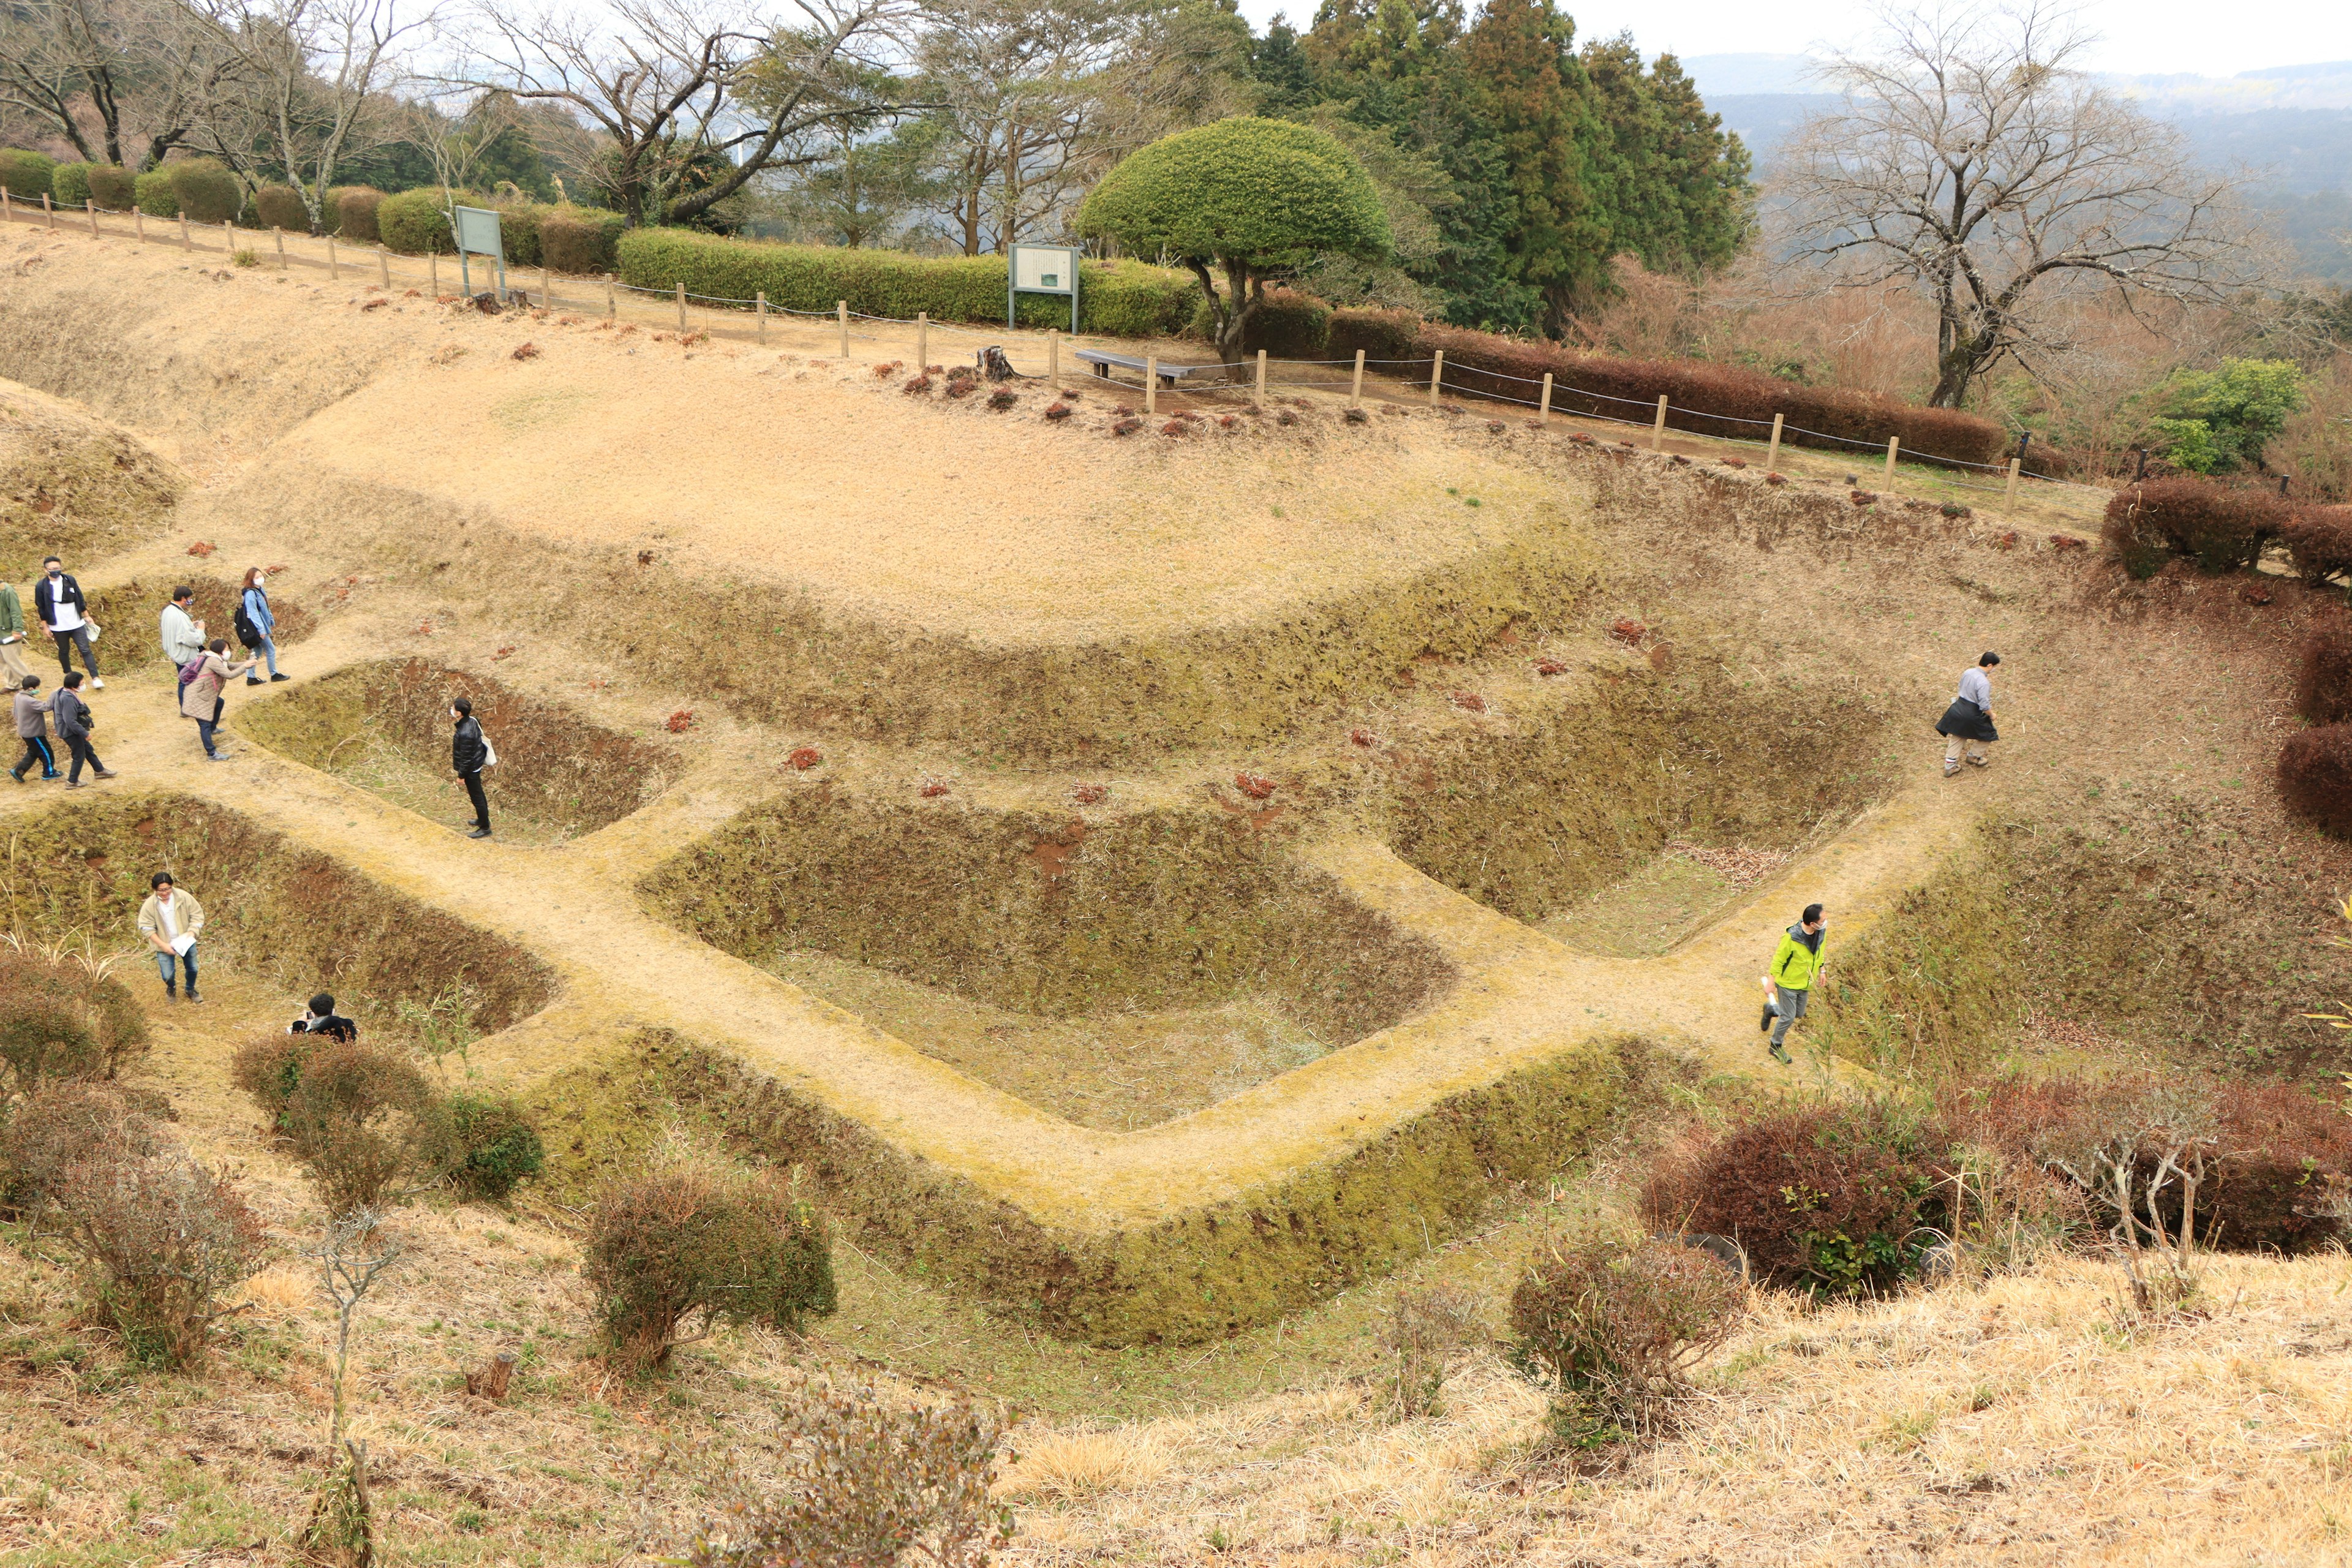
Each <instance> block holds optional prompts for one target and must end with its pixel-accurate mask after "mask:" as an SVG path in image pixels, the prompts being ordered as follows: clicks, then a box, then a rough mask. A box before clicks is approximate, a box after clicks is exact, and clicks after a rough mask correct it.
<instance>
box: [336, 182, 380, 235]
mask: <svg viewBox="0 0 2352 1568" xmlns="http://www.w3.org/2000/svg"><path fill="white" fill-rule="evenodd" d="M383 199H384V198H383V192H382V191H379V190H377V189H376V188H375V187H374V186H373V185H345V186H344V187H342V189H341V190H340V191H338V192H336V193H335V233H336V235H337V236H338V237H341V238H343V239H348V240H351V241H352V242H353V243H355V244H359V245H373V244H375V243H376V242H377V241H378V240H380V239H382V238H383V234H382V233H381V232H380V231H379V230H378V229H377V228H376V226H375V211H376V208H378V207H379V206H382V205H383Z"/></svg>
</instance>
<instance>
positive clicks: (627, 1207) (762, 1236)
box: [582, 1162, 834, 1367]
mask: <svg viewBox="0 0 2352 1568" xmlns="http://www.w3.org/2000/svg"><path fill="white" fill-rule="evenodd" d="M585 1252H586V1258H585V1259H584V1261H583V1265H582V1268H583V1272H584V1273H585V1274H586V1275H587V1278H588V1282H589V1284H590V1285H591V1286H592V1287H593V1288H594V1289H595V1291H596V1293H597V1296H598V1298H599V1300H600V1301H601V1303H602V1310H603V1313H604V1330H605V1332H606V1334H607V1335H608V1336H609V1338H610V1341H611V1343H612V1348H613V1351H614V1354H615V1356H616V1357H618V1359H619V1360H620V1361H621V1362H622V1363H624V1364H625V1365H630V1366H636V1367H644V1366H652V1365H657V1364H659V1363H663V1362H666V1361H667V1359H668V1358H669V1352H670V1351H671V1349H672V1347H674V1346H675V1345H677V1344H678V1343H681V1342H682V1341H681V1339H680V1337H679V1334H680V1330H681V1329H682V1328H683V1327H684V1326H685V1325H686V1323H687V1321H688V1319H698V1320H699V1322H698V1326H697V1328H696V1329H695V1331H694V1332H693V1333H692V1334H691V1335H690V1336H689V1337H691V1338H700V1337H701V1336H702V1335H703V1334H704V1333H707V1332H709V1330H710V1328H711V1327H712V1325H714V1324H717V1323H722V1322H724V1323H747V1322H767V1323H771V1324H773V1325H774V1326H775V1327H777V1328H780V1329H784V1330H787V1331H797V1330H798V1329H799V1327H800V1324H801V1321H802V1319H803V1317H804V1316H806V1315H808V1314H811V1313H814V1314H818V1315H820V1316H821V1315H823V1314H825V1313H828V1312H831V1311H832V1310H833V1308H834V1289H833V1259H832V1253H831V1246H830V1240H829V1238H828V1237H827V1236H826V1234H825V1228H824V1222H823V1221H822V1220H821V1219H819V1218H818V1216H817V1214H816V1211H815V1209H814V1207H813V1206H812V1205H810V1204H809V1203H808V1202H807V1201H806V1200H805V1199H804V1198H803V1197H801V1196H800V1194H798V1193H797V1192H796V1191H794V1190H793V1188H792V1187H791V1186H788V1185H787V1184H784V1183H783V1182H782V1181H779V1180H778V1179H776V1178H775V1177H774V1176H773V1175H772V1174H769V1173H743V1172H739V1171H731V1170H725V1169H721V1168H719V1167H718V1166H715V1165H712V1164H709V1163H696V1162H684V1163H677V1164H673V1165H670V1166H668V1167H667V1168H665V1169H662V1170H656V1171H653V1172H650V1173H646V1174H645V1175H641V1176H635V1177H629V1178H625V1179H624V1180H622V1181H619V1182H617V1183H615V1184H614V1185H613V1186H612V1187H611V1188H610V1189H608V1190H607V1191H606V1193H605V1194H604V1197H603V1199H602V1200H601V1201H600V1202H599V1203H598V1204H597V1205H596V1217H595V1219H594V1221H593V1223H592V1224H591V1225H590V1226H589V1231H588V1240H587V1245H586V1247H585Z"/></svg>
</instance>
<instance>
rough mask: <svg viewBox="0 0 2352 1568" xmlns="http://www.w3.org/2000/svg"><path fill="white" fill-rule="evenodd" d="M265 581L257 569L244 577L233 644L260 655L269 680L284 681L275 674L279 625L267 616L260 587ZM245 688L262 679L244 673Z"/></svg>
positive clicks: (248, 672) (252, 674)
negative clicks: (266, 660) (267, 663)
mask: <svg viewBox="0 0 2352 1568" xmlns="http://www.w3.org/2000/svg"><path fill="white" fill-rule="evenodd" d="M266 582H267V579H266V578H264V577H263V576H262V574H261V568H260V567H258V566H256V567H254V568H252V569H251V570H250V571H248V572H247V573H246V574H245V590H244V593H243V594H242V595H240V598H239V601H238V604H237V606H236V640H237V641H239V642H241V643H243V644H244V645H245V651H246V652H247V653H259V654H261V655H262V656H263V657H264V658H267V659H268V661H269V679H272V680H284V679H287V677H285V676H282V675H280V674H278V643H277V640H276V638H277V633H278V621H277V617H275V616H272V615H270V613H269V595H268V594H266V593H264V592H263V591H262V590H263V587H264V584H266ZM245 683H246V684H247V686H258V685H260V684H261V677H259V676H258V675H256V674H255V673H254V672H253V671H251V670H250V669H248V670H247V671H246V672H245Z"/></svg>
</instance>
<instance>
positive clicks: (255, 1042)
mask: <svg viewBox="0 0 2352 1568" xmlns="http://www.w3.org/2000/svg"><path fill="white" fill-rule="evenodd" d="M324 1043H325V1042H324V1040H323V1039H322V1038H321V1037H319V1036H316V1035H289V1034H287V1033H285V1032H283V1031H276V1032H273V1033H270V1034H267V1035H256V1036H255V1037H253V1038H252V1039H250V1040H247V1042H246V1043H245V1044H243V1045H241V1046H239V1047H237V1048H236V1054H235V1055H233V1056H231V1057H230V1058H229V1066H228V1071H229V1081H231V1082H232V1083H234V1084H236V1087H237V1088H239V1089H243V1090H244V1091H245V1092H246V1093H247V1095H249V1096H251V1097H252V1100H253V1102H254V1104H256V1105H257V1106H259V1107H260V1108H261V1117H262V1121H264V1122H265V1123H267V1124H268V1128H269V1130H270V1131H273V1132H278V1133H287V1132H290V1131H291V1130H292V1129H291V1127H290V1126H289V1123H288V1121H287V1120H286V1102H287V1101H288V1100H291V1099H292V1098H293V1097H294V1090H295V1089H296V1088H298V1087H299V1085H300V1084H301V1082H302V1064H303V1063H304V1062H306V1061H308V1060H310V1054H311V1052H313V1051H314V1050H316V1049H317V1048H318V1047H320V1045H322V1044H324Z"/></svg>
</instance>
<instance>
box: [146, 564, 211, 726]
mask: <svg viewBox="0 0 2352 1568" xmlns="http://www.w3.org/2000/svg"><path fill="white" fill-rule="evenodd" d="M195 602H196V591H195V590H194V588H191V587H189V586H187V585H186V584H181V585H180V586H179V587H177V588H174V589H173V590H172V602H171V603H170V604H168V605H164V606H163V616H161V618H160V621H159V623H158V625H157V626H156V631H157V633H158V634H159V635H160V636H161V637H163V657H164V658H166V659H168V660H169V661H170V662H171V666H172V702H173V706H174V707H176V706H178V704H179V701H180V687H181V685H182V682H181V680H180V671H182V670H184V669H185V668H188V666H190V665H191V664H194V662H195V661H196V660H198V659H200V658H204V657H205V623H204V622H202V621H200V620H198V619H196V617H195V613H194V609H193V608H192V606H193V605H194V604H195Z"/></svg>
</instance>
